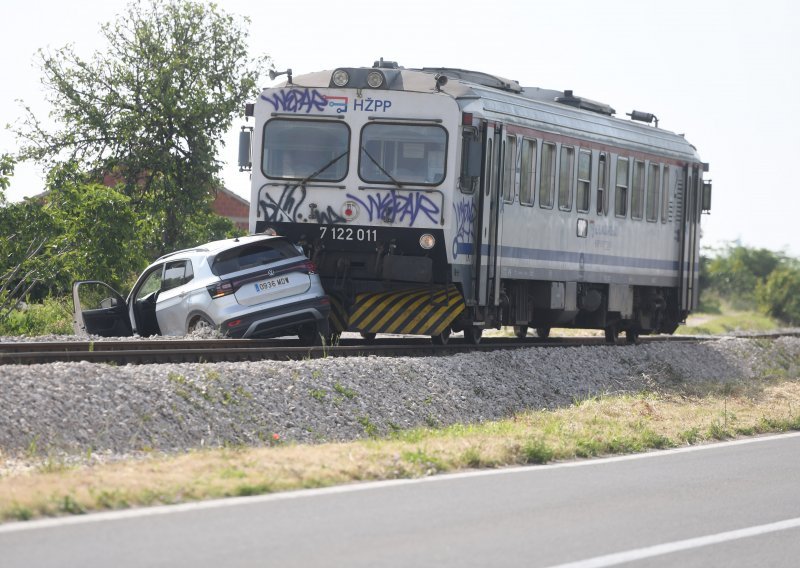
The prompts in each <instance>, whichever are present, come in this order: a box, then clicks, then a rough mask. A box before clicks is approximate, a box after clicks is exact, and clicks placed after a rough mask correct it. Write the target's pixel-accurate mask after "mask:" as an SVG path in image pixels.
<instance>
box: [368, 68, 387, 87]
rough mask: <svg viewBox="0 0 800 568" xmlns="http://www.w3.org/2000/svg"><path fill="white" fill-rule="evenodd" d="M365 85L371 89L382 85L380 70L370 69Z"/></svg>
mask: <svg viewBox="0 0 800 568" xmlns="http://www.w3.org/2000/svg"><path fill="white" fill-rule="evenodd" d="M367 85H369V86H370V87H372V88H373V89H377V88H378V87H380V86H381V85H383V73H381V72H380V71H370V72H369V73H367Z"/></svg>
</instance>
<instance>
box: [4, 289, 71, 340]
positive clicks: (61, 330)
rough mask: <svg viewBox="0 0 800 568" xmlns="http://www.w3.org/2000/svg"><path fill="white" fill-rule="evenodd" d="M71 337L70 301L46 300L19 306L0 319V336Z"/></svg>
mask: <svg viewBox="0 0 800 568" xmlns="http://www.w3.org/2000/svg"><path fill="white" fill-rule="evenodd" d="M49 334H55V335H72V334H73V328H72V300H71V299H70V298H47V299H45V300H44V301H42V302H41V303H36V304H29V305H23V306H19V307H17V308H15V309H13V310H11V312H9V314H8V316H7V317H5V318H0V335H27V336H36V335H49Z"/></svg>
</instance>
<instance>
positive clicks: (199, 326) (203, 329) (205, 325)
mask: <svg viewBox="0 0 800 568" xmlns="http://www.w3.org/2000/svg"><path fill="white" fill-rule="evenodd" d="M216 331H217V326H215V325H214V324H213V323H212V322H211V321H209V320H208V319H207V318H205V317H202V316H198V317H196V318H194V319H192V321H191V322H189V330H188V332H189V334H191V335H203V336H208V335H212V334H213V333H215V332H216Z"/></svg>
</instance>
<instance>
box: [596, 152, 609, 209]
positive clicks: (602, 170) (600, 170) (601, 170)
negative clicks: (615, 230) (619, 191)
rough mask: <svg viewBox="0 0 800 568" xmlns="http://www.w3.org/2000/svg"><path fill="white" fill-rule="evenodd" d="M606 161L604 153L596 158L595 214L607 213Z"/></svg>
mask: <svg viewBox="0 0 800 568" xmlns="http://www.w3.org/2000/svg"><path fill="white" fill-rule="evenodd" d="M607 188H608V162H607V160H606V155H605V154H600V157H599V158H598V160H597V214H598V215H607V214H608V191H607Z"/></svg>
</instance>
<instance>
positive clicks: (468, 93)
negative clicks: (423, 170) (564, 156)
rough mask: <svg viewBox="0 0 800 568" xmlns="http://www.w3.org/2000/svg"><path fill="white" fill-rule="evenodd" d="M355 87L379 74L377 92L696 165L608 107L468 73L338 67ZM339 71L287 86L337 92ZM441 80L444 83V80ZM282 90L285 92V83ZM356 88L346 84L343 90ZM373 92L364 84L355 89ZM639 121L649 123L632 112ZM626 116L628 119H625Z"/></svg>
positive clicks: (675, 144) (689, 151)
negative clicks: (428, 99)
mask: <svg viewBox="0 0 800 568" xmlns="http://www.w3.org/2000/svg"><path fill="white" fill-rule="evenodd" d="M338 69H344V70H346V71H348V72H349V73H350V75H351V76H352V77H353V78H354V81H359V80H360V81H366V77H367V74H368V73H369V72H370V71H374V70H376V69H377V70H379V71H380V72H381V73H382V74H383V75H384V77H385V79H386V80H385V82H384V85H383V86H382V87H381V88H380V89H377V90H382V89H383V90H393V91H406V92H418V93H434V94H439V95H445V96H450V97H452V98H454V99H455V100H456V101H457V102H458V104H459V106H460V107H461V109H462V111H464V112H473V113H474V114H476V115H478V116H486V117H491V118H496V119H497V120H500V121H503V122H506V123H512V124H520V125H523V126H529V127H535V128H538V129H541V130H545V131H550V132H554V133H558V134H562V135H564V136H572V137H577V138H582V139H588V140H592V141H595V142H599V143H606V144H612V145H617V146H621V147H627V148H632V149H635V150H641V151H647V152H656V153H661V154H663V153H666V154H668V155H671V156H673V157H675V158H678V159H682V160H691V161H698V162H699V161H700V158H699V156H698V155H697V151H696V149H695V147H694V146H693V145H691V144H690V143H689V142H688V141H687V140H686V139H685V138H684V137H683V135H682V134H676V133H674V132H670V131H669V130H665V129H662V128H658V127H655V126H651V125H649V124H644V123H641V122H635V121H634V120H626V119H623V118H617V117H616V116H614V115H615V114H616V111H615V110H614V109H613V108H612V107H611V106H609V105H607V104H605V103H601V102H598V101H594V100H591V99H587V98H584V97H578V96H575V95H574V94H573V92H572V91H570V90H564V91H559V90H555V89H543V88H540V87H524V86H522V85H520V84H519V82H517V81H514V80H511V79H507V78H504V77H500V76H497V75H492V74H489V73H483V72H480V71H471V70H467V69H458V68H452V67H423V68H421V69H406V68H403V67H400V66H398V65H397V64H396V63H394V62H384V61H383V60H382V59H381V60H380V61H376V62H375V65H374V66H373V67H371V68H370V67H341V68H338ZM336 70H337V69H331V70H325V71H317V72H313V73H309V74H304V75H299V76H297V77H295V78H293V79H292V81H291V84H292V85H294V86H297V87H310V88H329V87H330V88H337V86H336V85H335V84H334V83H333V78H332V76H333V73H334V71H336ZM443 78H445V79H443ZM282 86H288V82H287V83H284V84H283V85H282ZM353 86H356V85H351V84H348V85H346V86H345V88H349V87H353ZM359 87H361V88H364V89H365V90H370V91H372V90H376V89H372V88H370V87H368V86H367V85H366V83H365V82H364V83H363V86H362V85H357V86H356V88H359ZM631 114H634V115H636V116H637V117H642V116H645V117H652V118H655V117H654V116H653V115H650V114H648V113H640V112H638V111H633V113H631ZM629 116H630V115H629Z"/></svg>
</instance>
